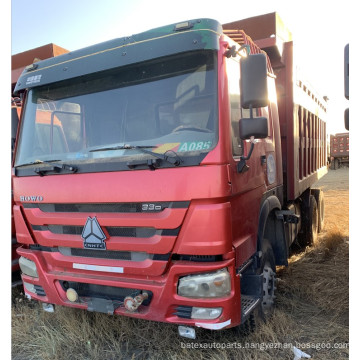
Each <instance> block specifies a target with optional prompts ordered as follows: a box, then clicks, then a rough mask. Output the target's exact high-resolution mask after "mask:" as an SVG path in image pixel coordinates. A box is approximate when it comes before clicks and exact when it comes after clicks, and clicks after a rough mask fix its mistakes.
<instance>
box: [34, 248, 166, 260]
mask: <svg viewBox="0 0 360 360" xmlns="http://www.w3.org/2000/svg"><path fill="white" fill-rule="evenodd" d="M29 247H30V249H31V250H36V251H46V252H60V254H62V255H64V256H78V257H89V258H95V259H109V260H128V261H145V260H147V259H150V260H154V261H168V260H169V258H170V254H149V253H146V252H140V251H116V250H94V249H91V250H90V249H81V248H70V247H63V246H59V247H48V246H41V245H30V246H29Z"/></svg>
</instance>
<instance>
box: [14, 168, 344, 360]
mask: <svg viewBox="0 0 360 360" xmlns="http://www.w3.org/2000/svg"><path fill="white" fill-rule="evenodd" d="M316 185H317V186H316V187H319V188H322V189H323V190H324V194H325V208H326V212H325V228H324V230H323V232H322V233H321V234H320V236H319V238H318V241H317V242H316V244H314V246H312V247H307V248H306V249H304V250H302V251H300V252H297V253H296V254H295V255H293V256H292V257H291V258H290V259H289V266H288V267H280V268H279V269H278V270H277V278H278V279H279V280H278V284H277V287H278V291H277V299H276V309H275V313H274V316H273V318H272V319H271V320H270V321H269V322H267V323H266V324H261V325H259V327H258V328H257V331H256V332H254V333H250V334H245V333H238V332H234V331H231V330H230V331H224V332H207V331H202V329H200V330H197V336H198V338H197V339H196V340H194V341H192V340H189V339H184V338H180V337H179V336H178V334H177V327H176V326H174V325H171V324H163V323H157V322H150V321H142V320H138V319H131V318H127V317H114V316H108V315H105V314H99V313H90V312H87V311H83V310H77V309H72V308H64V307H56V309H55V313H52V314H50V313H45V312H44V311H43V310H42V307H41V304H39V303H37V302H34V301H28V300H27V299H26V298H25V297H24V294H23V293H22V290H21V288H18V289H15V290H14V291H13V295H12V359H13V360H32V359H34V360H35V359H36V360H68V359H79V360H111V359H113V360H121V359H126V360H135V359H136V360H137V359H151V360H155V359H156V360H157V359H158V360H162V359H171V360H188V359H194V360H202V359H211V360H212V359H217V360H223V359H224V360H235V359H243V360H250V359H251V360H255V359H256V360H257V359H260V360H263V359H264V360H273V359H284V360H293V359H294V353H293V348H292V346H296V347H297V348H300V349H301V350H302V351H304V352H305V353H306V354H309V355H310V356H311V359H313V360H330V359H334V360H342V359H348V358H349V348H348V342H349V169H348V168H341V169H338V170H329V172H328V174H327V175H325V176H324V177H323V178H322V179H321V180H320V181H318V183H317V184H316Z"/></svg>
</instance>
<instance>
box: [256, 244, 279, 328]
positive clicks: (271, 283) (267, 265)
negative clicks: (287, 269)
mask: <svg viewBox="0 0 360 360" xmlns="http://www.w3.org/2000/svg"><path fill="white" fill-rule="evenodd" d="M261 253H262V256H261V260H260V266H259V268H258V270H257V273H258V274H262V275H263V288H262V296H263V298H262V302H261V305H260V306H259V314H258V315H259V316H260V317H261V318H262V320H264V321H266V320H267V319H268V318H269V317H270V316H271V315H272V313H273V312H274V303H275V290H276V266H275V256H274V252H273V250H272V247H271V245H270V242H269V241H268V240H267V239H264V240H263V244H262V246H261Z"/></svg>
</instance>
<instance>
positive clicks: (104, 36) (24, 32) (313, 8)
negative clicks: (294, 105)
mask: <svg viewBox="0 0 360 360" xmlns="http://www.w3.org/2000/svg"><path fill="white" fill-rule="evenodd" d="M329 4H330V5H329ZM338 4H339V2H329V1H323V0H313V1H310V0H302V1H301V2H299V1H291V0H287V1H285V0H272V1H264V0H257V1H255V0H253V1H240V0H237V1H234V0H223V1H221V2H219V1H202V0H200V1H195V0H182V1H170V0H167V1H164V0H152V1H145V0H131V1H129V0H127V1H123V0H118V1H115V0H101V1H99V0H61V1H49V0H47V1H45V0H37V1H36V2H33V1H29V0H12V1H11V44H10V49H11V54H16V53H19V52H22V51H26V50H28V49H31V48H34V47H37V46H42V45H45V44H48V43H54V44H56V45H59V46H61V47H64V48H66V49H68V50H70V51H72V50H77V49H80V48H83V47H86V46H89V45H93V44H95V43H99V42H102V41H106V40H110V39H113V38H116V37H123V36H128V35H131V34H136V33H139V32H142V31H146V30H148V29H151V28H154V27H158V26H161V25H166V24H171V23H175V22H180V21H183V20H187V19H193V18H199V17H209V18H213V19H216V20H218V21H219V22H221V23H225V22H230V21H234V20H238V19H241V18H246V17H250V16H255V15H260V14H265V13H269V12H273V11H277V12H279V14H280V16H281V18H282V19H283V20H284V22H285V24H286V25H287V26H288V28H289V29H290V31H292V33H293V38H294V47H295V49H296V50H297V53H298V61H297V63H298V65H299V66H300V68H301V69H302V72H303V73H304V75H305V77H306V78H307V80H308V81H310V83H311V84H313V86H314V87H315V88H316V89H317V90H318V92H319V95H321V96H323V95H327V96H328V97H329V98H330V101H329V103H328V107H329V126H328V128H329V132H342V131H344V130H345V128H344V126H343V108H344V107H345V106H347V104H346V102H345V100H344V89H343V88H344V85H343V49H344V46H345V45H346V44H347V43H349V41H350V21H347V14H349V13H350V14H351V12H352V11H351V7H352V6H354V5H352V6H351V5H350V4H351V2H350V1H349V0H344V1H342V2H341V6H340V5H338ZM347 5H348V6H347Z"/></svg>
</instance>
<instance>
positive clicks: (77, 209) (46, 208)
mask: <svg viewBox="0 0 360 360" xmlns="http://www.w3.org/2000/svg"><path fill="white" fill-rule="evenodd" d="M189 204H190V202H189V201H168V202H152V203H149V202H147V203H93V204H39V203H24V204H23V206H24V208H26V209H33V208H39V209H40V210H41V211H43V212H46V213H51V212H60V213H61V212H69V213H156V212H161V211H163V210H164V209H166V208H172V209H186V208H188V207H189Z"/></svg>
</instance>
